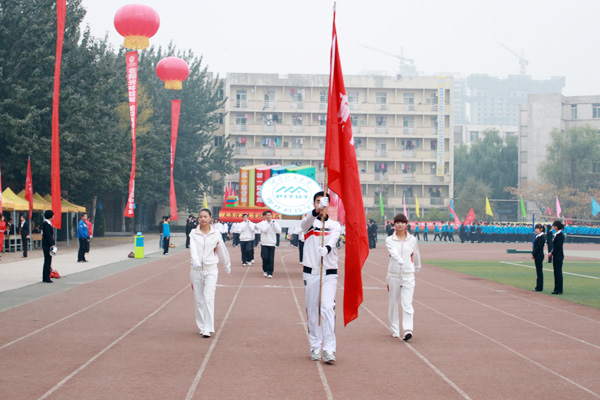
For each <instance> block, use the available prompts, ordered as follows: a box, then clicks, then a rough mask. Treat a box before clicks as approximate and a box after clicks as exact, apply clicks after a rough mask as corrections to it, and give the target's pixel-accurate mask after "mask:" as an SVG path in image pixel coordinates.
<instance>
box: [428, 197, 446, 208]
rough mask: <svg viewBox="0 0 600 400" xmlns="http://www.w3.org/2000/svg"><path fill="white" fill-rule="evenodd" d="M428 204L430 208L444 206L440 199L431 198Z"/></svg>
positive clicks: (442, 200)
mask: <svg viewBox="0 0 600 400" xmlns="http://www.w3.org/2000/svg"><path fill="white" fill-rule="evenodd" d="M429 204H431V205H432V206H442V205H444V199H442V198H441V197H431V198H430V199H429Z"/></svg>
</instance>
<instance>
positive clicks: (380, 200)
mask: <svg viewBox="0 0 600 400" xmlns="http://www.w3.org/2000/svg"><path fill="white" fill-rule="evenodd" d="M379 211H381V216H382V217H383V198H382V197H381V192H379Z"/></svg>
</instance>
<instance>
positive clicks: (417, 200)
mask: <svg viewBox="0 0 600 400" xmlns="http://www.w3.org/2000/svg"><path fill="white" fill-rule="evenodd" d="M415 209H416V211H417V218H421V212H420V211H419V198H418V197H417V195H416V194H415Z"/></svg>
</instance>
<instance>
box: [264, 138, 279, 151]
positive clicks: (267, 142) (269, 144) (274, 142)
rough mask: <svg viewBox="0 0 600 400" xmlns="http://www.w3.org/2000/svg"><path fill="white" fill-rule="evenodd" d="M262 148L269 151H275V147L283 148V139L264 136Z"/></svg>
mask: <svg viewBox="0 0 600 400" xmlns="http://www.w3.org/2000/svg"><path fill="white" fill-rule="evenodd" d="M262 147H263V148H268V149H274V148H275V147H281V137H279V136H263V138H262Z"/></svg>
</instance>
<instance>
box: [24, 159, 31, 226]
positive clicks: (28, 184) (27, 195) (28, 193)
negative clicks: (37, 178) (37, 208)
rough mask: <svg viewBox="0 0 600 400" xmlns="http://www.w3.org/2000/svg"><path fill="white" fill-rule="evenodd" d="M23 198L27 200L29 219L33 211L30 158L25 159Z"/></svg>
mask: <svg viewBox="0 0 600 400" xmlns="http://www.w3.org/2000/svg"><path fill="white" fill-rule="evenodd" d="M25 199H26V200H27V201H29V220H30V221H31V214H32V213H33V181H32V180H31V158H28V159H27V177H26V178H25Z"/></svg>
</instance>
